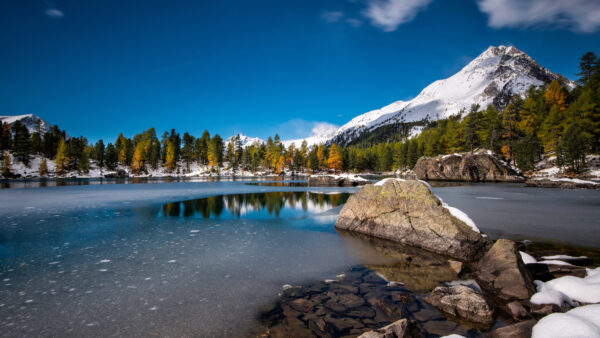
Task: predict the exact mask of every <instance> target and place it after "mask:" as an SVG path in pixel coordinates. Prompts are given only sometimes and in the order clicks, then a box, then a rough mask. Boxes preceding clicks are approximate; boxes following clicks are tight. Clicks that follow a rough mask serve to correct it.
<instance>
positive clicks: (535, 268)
mask: <svg viewBox="0 0 600 338" xmlns="http://www.w3.org/2000/svg"><path fill="white" fill-rule="evenodd" d="M527 270H529V272H531V275H532V278H533V279H534V280H541V281H543V282H547V281H549V280H551V279H555V278H559V277H562V276H575V277H579V278H583V277H585V276H587V270H586V269H585V268H584V267H581V266H574V265H559V264H543V263H530V264H527Z"/></svg>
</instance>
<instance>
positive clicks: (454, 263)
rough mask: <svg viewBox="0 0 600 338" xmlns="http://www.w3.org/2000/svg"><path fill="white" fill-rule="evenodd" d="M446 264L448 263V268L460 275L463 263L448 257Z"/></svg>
mask: <svg viewBox="0 0 600 338" xmlns="http://www.w3.org/2000/svg"><path fill="white" fill-rule="evenodd" d="M448 264H449V265H450V268H451V269H452V270H453V271H454V272H456V274H457V275H460V273H461V272H462V270H463V263H462V262H459V261H455V260H453V259H449V260H448Z"/></svg>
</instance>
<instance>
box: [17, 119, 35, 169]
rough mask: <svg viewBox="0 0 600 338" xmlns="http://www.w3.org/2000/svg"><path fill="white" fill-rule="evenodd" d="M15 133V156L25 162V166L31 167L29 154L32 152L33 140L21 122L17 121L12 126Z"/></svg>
mask: <svg viewBox="0 0 600 338" xmlns="http://www.w3.org/2000/svg"><path fill="white" fill-rule="evenodd" d="M12 132H13V135H14V136H13V146H12V149H13V156H14V157H15V158H16V159H17V160H19V161H21V162H23V164H25V165H29V154H30V152H31V140H30V136H29V130H28V129H27V127H26V126H24V125H23V124H22V123H21V121H18V120H17V121H15V123H13V126H12Z"/></svg>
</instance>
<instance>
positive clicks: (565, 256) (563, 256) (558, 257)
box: [542, 255, 588, 259]
mask: <svg viewBox="0 0 600 338" xmlns="http://www.w3.org/2000/svg"><path fill="white" fill-rule="evenodd" d="M587 258H588V256H579V257H574V256H569V255H554V256H543V257H542V259H587Z"/></svg>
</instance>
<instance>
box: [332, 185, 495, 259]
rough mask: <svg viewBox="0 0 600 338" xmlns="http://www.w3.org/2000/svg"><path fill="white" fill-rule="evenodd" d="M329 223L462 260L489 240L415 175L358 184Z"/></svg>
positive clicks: (477, 254) (478, 253) (480, 250)
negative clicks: (362, 185)
mask: <svg viewBox="0 0 600 338" xmlns="http://www.w3.org/2000/svg"><path fill="white" fill-rule="evenodd" d="M335 227H336V228H337V229H342V230H347V231H354V232H358V233H362V234H366V235H370V236H374V237H379V238H384V239H388V240H392V241H395V242H400V243H403V244H407V245H410V246H414V247H419V248H422V249H426V250H429V251H432V252H435V253H439V254H443V255H447V256H450V257H453V258H455V259H458V260H461V261H468V262H471V261H475V260H477V259H479V258H480V257H481V256H482V255H483V253H484V252H485V250H486V249H487V248H488V247H489V244H490V241H489V240H488V239H487V238H486V237H484V236H482V235H481V234H480V233H479V232H478V231H476V230H474V229H473V228H471V227H470V226H469V225H467V224H466V223H464V222H463V221H461V220H460V219H458V218H456V217H455V216H453V215H452V214H451V213H450V211H449V209H448V208H446V207H445V206H444V205H443V204H442V202H441V201H440V200H439V199H438V198H437V197H436V196H435V195H434V194H433V193H432V192H431V190H430V189H429V187H428V186H427V185H425V183H423V182H420V181H403V180H399V179H387V180H385V181H383V183H378V184H375V185H367V186H365V187H363V188H362V189H361V190H360V191H358V192H357V193H356V194H354V195H352V196H351V197H350V198H349V199H348V201H347V202H346V204H345V205H344V207H343V208H342V210H341V211H340V214H339V216H338V219H337V221H336V223H335Z"/></svg>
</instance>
